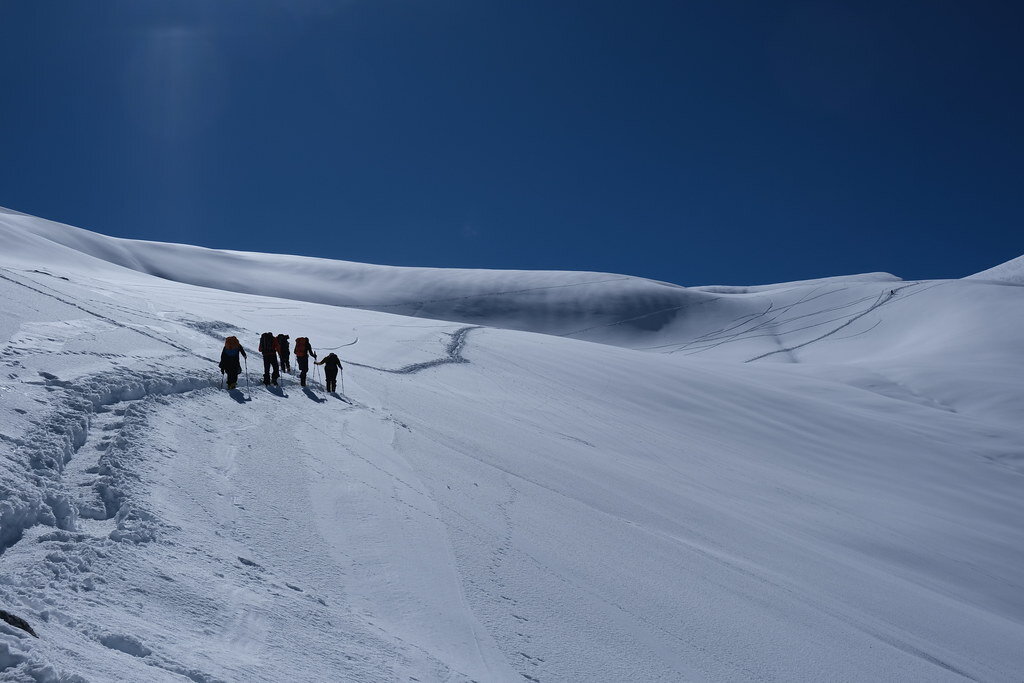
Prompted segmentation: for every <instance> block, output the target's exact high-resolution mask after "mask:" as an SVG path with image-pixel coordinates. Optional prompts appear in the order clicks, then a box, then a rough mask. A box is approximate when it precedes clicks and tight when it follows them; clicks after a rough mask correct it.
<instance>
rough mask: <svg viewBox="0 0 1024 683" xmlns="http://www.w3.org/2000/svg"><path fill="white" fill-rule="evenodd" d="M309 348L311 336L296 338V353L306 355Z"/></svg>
mask: <svg viewBox="0 0 1024 683" xmlns="http://www.w3.org/2000/svg"><path fill="white" fill-rule="evenodd" d="M308 350H309V337H296V339H295V349H294V351H295V355H296V356H305V355H306V352H307V351H308Z"/></svg>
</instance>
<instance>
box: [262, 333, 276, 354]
mask: <svg viewBox="0 0 1024 683" xmlns="http://www.w3.org/2000/svg"><path fill="white" fill-rule="evenodd" d="M276 346H277V341H276V340H275V339H274V333H273V332H264V333H263V335H262V336H261V337H260V349H259V350H260V353H274V352H275V351H277V348H276Z"/></svg>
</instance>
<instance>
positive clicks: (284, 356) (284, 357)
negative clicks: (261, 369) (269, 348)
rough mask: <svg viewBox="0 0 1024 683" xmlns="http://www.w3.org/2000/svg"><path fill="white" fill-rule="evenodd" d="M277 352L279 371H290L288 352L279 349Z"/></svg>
mask: <svg viewBox="0 0 1024 683" xmlns="http://www.w3.org/2000/svg"><path fill="white" fill-rule="evenodd" d="M278 353H280V354H281V372H291V371H292V364H291V362H290V361H289V360H288V352H287V351H279V352H278Z"/></svg>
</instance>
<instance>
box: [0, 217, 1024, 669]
mask: <svg viewBox="0 0 1024 683" xmlns="http://www.w3.org/2000/svg"><path fill="white" fill-rule="evenodd" d="M0 238H2V244H3V245H4V249H3V251H2V252H0V341H4V342H5V343H4V345H3V347H2V348H0V365H2V375H0V544H2V545H0V547H2V548H3V551H2V554H0V609H3V610H6V611H8V612H10V613H13V614H15V615H17V616H19V617H22V618H24V619H26V620H27V621H28V622H29V624H30V625H31V626H32V627H33V628H34V629H35V630H36V632H37V633H38V635H39V638H38V639H36V638H32V637H31V636H30V635H28V634H27V633H25V632H24V631H22V630H20V629H18V628H16V627H14V626H9V625H7V624H5V623H3V622H0V678H4V679H8V678H9V679H11V680H53V681H55V680H89V681H107V680H110V681H113V680H139V681H148V680H159V681H162V680H167V681H172V680H185V679H191V680H194V681H218V680H224V681H252V680H265V681H280V680H317V681H320V680H325V681H326V680H366V681H392V680H420V681H433V680H478V681H503V680H535V681H537V680H539V681H581V680H586V681H602V680H607V681H624V680H643V681H654V680H673V681H675V680H716V681H736V680H780V681H796V680H802V681H820V680H865V681H876V680H914V681H941V680H959V679H962V678H971V679H974V680H984V681H1015V680H1020V671H1022V670H1024V655H1022V653H1021V648H1020V643H1021V642H1022V641H1024V579H1022V575H1021V572H1020V567H1021V566H1022V563H1024V495H1022V494H1024V474H1022V473H1024V428H1022V426H1021V420H1020V415H1021V414H1022V411H1024V389H1022V387H1024V370H1022V367H1024V364H1022V363H1021V362H1020V349H1021V348H1024V323H1022V322H1021V321H1024V315H1022V313H1024V289H1022V288H1019V287H1007V286H1004V285H1001V284H997V283H992V282H988V281H984V280H961V281H931V282H902V281H899V280H897V279H895V278H892V277H891V276H888V277H886V276H866V277H853V278H835V279H827V280H821V281H810V282H802V283H787V284H783V285H777V286H768V287H750V288H730V287H705V288H681V287H675V286H673V285H663V284H660V283H652V282H649V281H644V280H640V279H637V278H625V277H622V276H600V277H604V278H607V279H609V280H610V281H608V282H605V283H601V284H589V285H581V284H579V283H580V282H582V280H575V279H574V278H587V277H594V275H593V274H589V275H588V274H574V273H541V274H531V273H508V272H506V273H490V272H484V271H460V272H448V271H436V270H430V269H393V268H385V267H381V266H361V265H358V264H348V263H337V262H329V261H319V260H316V259H303V258H300V257H285V256H273V255H254V254H241V253H238V252H215V251H210V250H200V249H196V248H192V247H184V246H178V245H157V244H148V243H138V242H130V241H118V240H110V239H109V238H102V237H101V236H98V235H95V234H94V233H88V232H85V231H77V230H76V229H72V228H68V227H67V226H59V225H57V224H51V223H47V222H45V221H41V220H40V219H35V218H32V217H28V216H23V215H19V214H15V213H4V214H0ZM268 264H271V265H273V266H274V267H275V268H281V269H283V270H284V271H286V272H288V273H289V276H288V277H287V278H285V280H286V281H287V283H288V284H287V286H288V287H290V288H291V289H289V290H288V291H281V292H276V293H277V294H278V295H279V297H278V298H270V297H265V296H258V295H255V294H251V293H250V294H246V293H239V292H238V291H232V290H233V289H238V290H246V289H249V290H250V291H252V290H251V288H252V287H257V286H259V287H262V286H264V285H263V284H259V283H264V282H265V280H264V279H263V278H261V277H258V273H259V272H262V271H263V269H264V268H265V267H266V266H267V265H268ZM331 273H333V274H334V275H330V274H331ZM153 274H160V275H162V276H164V278H165V279H158V278H155V277H153ZM326 277H332V278H333V279H332V282H334V283H335V287H328V288H325V287H324V284H323V281H324V278H326ZM198 278H203V281H202V282H201V283H200V284H202V285H204V286H203V287H200V286H195V284H194V283H193V284H189V283H188V282H189V281H193V280H196V279H198ZM174 280H180V281H174ZM253 283H257V284H253ZM341 283H346V284H345V291H344V292H339V291H338V290H337V289H336V288H337V287H338V286H340V285H341ZM537 286H542V287H545V288H546V289H544V290H536V289H534V288H535V287H537ZM439 292H441V293H445V294H448V295H450V297H449V298H452V297H454V298H452V301H456V299H457V297H464V298H462V299H457V301H458V303H452V301H448V302H443V301H442V302H439V301H437V300H438V299H445V297H444V296H436V295H437V294H438V293H439ZM537 292H544V293H543V294H538V293H537ZM659 292H667V293H668V294H665V297H666V298H665V299H664V300H660V299H658V296H661V294H656V293H659ZM321 295H322V296H325V297H328V298H327V299H322V298H319V297H320V296H321ZM375 296H376V297H378V298H376V299H374V298H373V297H375ZM330 297H336V298H330ZM346 297H348V298H346ZM417 297H419V300H417ZM310 299H312V301H310ZM608 299H610V300H612V301H614V302H617V303H615V304H614V305H606V300H608ZM346 302H348V303H358V304H359V305H360V306H362V307H363V308H353V307H343V306H340V305H342V304H345V303H346ZM393 303H401V304H402V306H398V307H396V308H398V309H399V310H401V311H402V312H407V313H412V314H416V315H418V316H421V317H408V316H400V315H394V314H393V313H389V312H386V311H385V312H380V311H375V310H367V309H369V308H373V307H375V306H377V305H380V306H381V307H382V308H383V307H385V306H387V307H390V306H391V305H392V304H393ZM666 303H667V304H669V305H667V306H665V309H666V310H668V309H671V308H672V307H673V306H677V307H678V308H676V309H674V310H673V311H672V312H667V313H666V314H665V317H664V320H662V319H661V318H659V317H658V315H657V314H656V311H657V310H658V307H659V306H663V305H664V304H666ZM328 304H330V305H328ZM403 306H404V308H403ZM390 310H392V309H391V308H388V311H390ZM440 313H444V315H440ZM446 315H447V316H450V317H449V319H450V320H451V322H446V321H445V320H444V317H445V316H446ZM423 316H434V318H435V319H429V318H427V317H423ZM638 316H639V317H638ZM566 319H568V320H566ZM644 320H646V322H641V321H644ZM465 321H469V322H470V323H473V324H467V323H466V322H465ZM658 323H661V324H658ZM481 325H483V326H481ZM501 328H519V329H518V330H517V329H501ZM264 330H273V331H275V332H280V331H283V332H288V333H290V334H291V335H292V337H293V338H294V337H295V336H298V335H300V334H301V335H307V336H309V337H310V338H311V340H312V341H313V344H314V346H315V347H316V348H318V349H321V350H326V349H327V348H332V347H337V350H338V353H339V354H340V355H341V356H342V358H343V360H344V361H345V362H346V370H345V374H344V390H345V391H344V394H343V395H337V396H335V395H325V394H324V393H323V391H322V390H321V389H320V387H319V385H318V386H316V387H308V388H306V389H303V388H302V387H299V386H298V385H297V383H296V380H295V378H294V377H292V376H285V378H284V381H283V384H282V387H281V388H280V390H276V389H275V390H273V391H268V390H267V389H265V388H263V387H262V386H256V385H254V386H252V387H251V390H243V391H235V392H225V391H223V390H221V389H220V388H219V383H220V375H219V373H218V372H217V371H216V366H215V359H216V358H217V357H218V354H219V350H220V346H221V342H222V339H223V336H224V335H226V334H238V335H239V336H240V337H241V339H242V340H243V343H244V344H245V345H246V347H247V348H249V349H250V360H252V361H253V363H252V364H250V366H249V374H250V376H251V377H253V378H255V377H256V376H258V374H259V371H260V370H261V368H259V367H258V366H259V365H260V363H259V361H258V360H257V358H256V354H254V353H252V352H251V348H252V346H253V345H254V343H255V341H256V338H257V337H258V334H259V333H260V332H262V331H264ZM521 330H531V331H521ZM536 332H548V333H554V334H537V333H536ZM581 338H582V339H586V340H589V341H583V340H581ZM593 341H603V342H607V343H605V344H595V343H592V342H593ZM352 342H355V343H352Z"/></svg>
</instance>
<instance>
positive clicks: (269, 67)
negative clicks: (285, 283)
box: [0, 0, 1024, 284]
mask: <svg viewBox="0 0 1024 683" xmlns="http://www.w3.org/2000/svg"><path fill="white" fill-rule="evenodd" d="M1022 8H1024V3H1020V2H985V1H983V0H972V1H970V2H964V1H962V0H955V1H954V0H949V1H945V0H920V1H918V0H907V1H901V2H891V0H890V1H886V2H870V1H859V2H831V3H830V2H781V1H780V2H774V1H773V2H764V1H763V0H752V1H750V2H730V1H729V0H707V1H705V2H697V1H695V2H684V1H682V0H666V1H664V2H661V1H656V0H649V1H648V0H641V1H639V2H626V1H625V0H619V1H617V2H606V1H604V0H564V1H560V0H402V1H394V0H244V1H242V0H175V1H173V2H169V1H157V0H120V1H114V0H96V1H95V2H69V1H64V0H59V1H58V0H0V26H2V27H3V32H2V33H3V40H2V41H0V205H3V206H7V207H9V208H13V209H17V210H19V211H25V212H27V213H33V214H37V215H41V216H44V217H46V218H51V219H54V220H60V221H63V222H67V223H71V224H73V225H78V226H80V227H85V228H89V229H92V230H96V231H99V232H103V233H106V234H110V235H117V236H122V237H135V238H141V239H154V240H164V241H175V242H188V243H193V244H202V245H206V246H211V247H223V248H233V249H249V250H257V251H273V252H287V253H297V254H309V255H320V256H326V257H331V258H341V259H349V260H355V261H364V262H372V263H386V264H396V265H423V266H457V267H487V268H553V269H573V270H602V271H613V272H620V273H629V274H634V275H641V276H646V277H652V278H656V279H662V280H669V281H673V282H677V283H680V284H711V283H726V284H747V283H762V282H776V281H783V280H790V279H798V278H807V277H818V276H824V275H836V274H843V273H852V272H863V271H873V270H888V271H890V272H894V273H896V274H898V275H901V276H903V277H907V278H924V277H959V276H962V275H966V274H969V273H971V272H974V271H977V270H981V269H984V268H987V267H989V266H992V265H995V264H996V263H999V262H1001V261H1005V260H1008V259H1010V258H1013V257H1015V256H1018V255H1020V254H1021V253H1024V168H1022V164H1024V125H1022V120H1024V115H1022V112H1024V76H1022V68H1024V40H1022V39H1021V30H1022V25H1024V22H1022V19H1024V9H1022ZM272 276H273V274H272V273H268V274H267V277H272Z"/></svg>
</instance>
